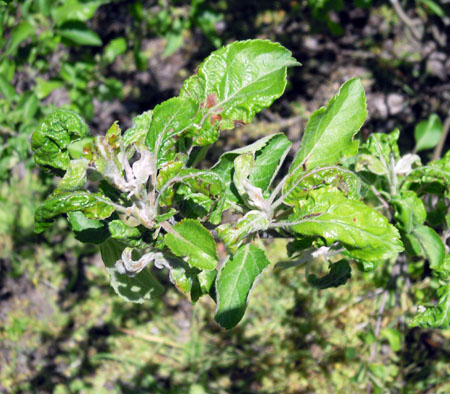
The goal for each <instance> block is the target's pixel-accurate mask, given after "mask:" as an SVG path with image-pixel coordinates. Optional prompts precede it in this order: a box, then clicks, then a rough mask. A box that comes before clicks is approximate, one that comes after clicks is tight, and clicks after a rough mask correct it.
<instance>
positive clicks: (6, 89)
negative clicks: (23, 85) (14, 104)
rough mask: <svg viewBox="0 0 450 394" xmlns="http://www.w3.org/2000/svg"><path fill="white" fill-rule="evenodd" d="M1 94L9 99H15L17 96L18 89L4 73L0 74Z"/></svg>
mask: <svg viewBox="0 0 450 394" xmlns="http://www.w3.org/2000/svg"><path fill="white" fill-rule="evenodd" d="M0 94H1V95H2V96H3V97H4V98H5V99H7V100H9V101H13V100H14V99H15V98H16V97H17V93H16V89H14V86H12V85H11V84H10V83H9V82H8V80H7V79H6V78H5V77H4V76H3V75H0Z"/></svg>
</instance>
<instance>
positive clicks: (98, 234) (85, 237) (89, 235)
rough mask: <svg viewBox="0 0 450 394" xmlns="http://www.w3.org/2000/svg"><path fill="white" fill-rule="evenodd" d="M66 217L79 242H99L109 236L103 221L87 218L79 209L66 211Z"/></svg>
mask: <svg viewBox="0 0 450 394" xmlns="http://www.w3.org/2000/svg"><path fill="white" fill-rule="evenodd" d="M67 219H68V220H69V223H70V226H71V227H72V230H73V231H74V233H75V238H76V239H78V240H79V241H80V242H84V243H91V244H101V243H103V242H105V241H106V240H107V239H108V238H109V236H110V234H109V231H108V227H107V226H106V224H105V223H104V222H102V221H100V220H96V219H89V218H88V217H86V216H85V215H84V214H83V212H81V211H73V212H68V213H67Z"/></svg>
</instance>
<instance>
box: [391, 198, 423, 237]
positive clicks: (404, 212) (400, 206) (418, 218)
mask: <svg viewBox="0 0 450 394" xmlns="http://www.w3.org/2000/svg"><path fill="white" fill-rule="evenodd" d="M390 202H391V205H392V206H393V207H394V210H395V213H394V218H395V220H396V221H397V224H396V226H397V228H399V229H401V230H402V231H404V232H406V233H408V234H409V233H410V232H411V231H412V230H413V228H414V226H416V225H421V224H423V223H424V222H425V219H426V218H427V211H426V210H425V205H424V204H423V202H422V200H421V199H420V198H419V197H417V194H416V193H414V192H413V191H402V192H401V193H400V194H399V195H397V196H395V197H394V198H392V200H391V201H390Z"/></svg>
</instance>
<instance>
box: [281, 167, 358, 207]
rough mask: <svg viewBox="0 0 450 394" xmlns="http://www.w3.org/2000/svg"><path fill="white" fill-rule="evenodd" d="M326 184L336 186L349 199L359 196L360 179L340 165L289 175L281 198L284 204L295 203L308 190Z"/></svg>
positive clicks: (305, 194)
mask: <svg viewBox="0 0 450 394" xmlns="http://www.w3.org/2000/svg"><path fill="white" fill-rule="evenodd" d="M327 186H334V187H336V188H337V189H339V190H340V191H342V192H343V193H344V194H345V195H346V196H347V197H348V198H349V199H351V200H356V199H359V197H360V191H361V181H360V180H359V178H358V177H357V176H356V175H355V174H354V173H353V172H351V171H349V170H346V169H345V168H340V167H324V168H315V169H313V170H311V171H309V172H307V173H304V174H299V176H298V177H297V178H295V177H289V178H288V179H287V181H286V184H285V187H284V190H283V195H282V199H283V202H284V203H285V204H288V205H295V204H296V203H297V201H299V200H300V199H304V198H306V196H307V195H308V193H309V191H310V190H312V189H317V188H322V187H327Z"/></svg>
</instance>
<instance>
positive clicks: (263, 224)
mask: <svg viewBox="0 0 450 394" xmlns="http://www.w3.org/2000/svg"><path fill="white" fill-rule="evenodd" d="M268 227H269V220H268V219H267V215H266V214H264V213H263V212H261V211H250V212H247V213H246V214H245V216H244V217H243V218H241V219H239V220H238V222H237V223H235V224H229V223H226V224H222V225H221V226H219V227H217V234H218V235H219V238H220V239H221V240H222V241H223V242H224V244H225V245H226V246H227V248H228V249H229V250H231V251H233V252H235V251H236V250H237V248H238V247H239V246H240V245H241V243H242V241H243V240H244V239H245V238H246V237H248V236H249V235H250V234H252V233H255V232H257V231H263V230H266V229H267V228H268Z"/></svg>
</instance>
